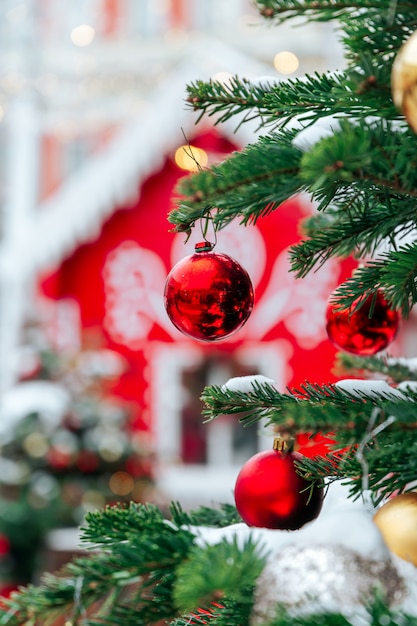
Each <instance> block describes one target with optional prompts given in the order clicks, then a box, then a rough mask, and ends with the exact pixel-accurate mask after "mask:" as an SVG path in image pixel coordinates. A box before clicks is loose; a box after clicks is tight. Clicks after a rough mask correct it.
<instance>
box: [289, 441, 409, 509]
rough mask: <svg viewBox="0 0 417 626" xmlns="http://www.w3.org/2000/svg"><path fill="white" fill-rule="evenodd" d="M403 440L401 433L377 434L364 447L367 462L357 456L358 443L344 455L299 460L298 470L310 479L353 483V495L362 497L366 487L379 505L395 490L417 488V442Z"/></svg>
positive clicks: (403, 491)
mask: <svg viewBox="0 0 417 626" xmlns="http://www.w3.org/2000/svg"><path fill="white" fill-rule="evenodd" d="M402 444H403V435H402V434H401V433H398V432H397V433H389V434H386V433H385V432H384V436H383V437H382V436H381V437H380V438H379V437H377V436H376V437H375V438H374V439H373V440H372V442H371V443H370V444H369V445H366V446H365V447H364V450H363V455H364V459H365V464H364V463H363V462H362V461H360V460H359V459H358V458H357V455H356V451H357V447H354V448H352V449H350V451H348V452H346V453H344V454H343V455H341V454H332V453H329V455H328V456H326V457H323V456H317V457H314V458H313V459H310V458H307V457H303V458H302V460H300V461H297V470H298V472H299V473H300V474H301V475H302V476H306V477H308V479H309V480H316V481H320V480H321V481H323V480H324V479H326V480H327V482H335V481H338V480H342V481H344V482H345V484H349V497H351V498H356V497H359V496H360V495H361V493H362V492H363V491H364V489H366V490H367V491H369V492H370V495H371V498H372V500H373V503H374V505H375V506H376V505H378V504H379V503H380V502H381V501H383V500H384V499H386V498H389V497H390V496H392V495H393V494H394V493H397V492H398V493H405V492H407V491H412V490H413V489H414V487H413V486H412V485H413V484H415V480H416V478H417V474H416V468H415V455H416V452H417V442H414V441H413V442H411V443H410V445H408V446H407V447H406V448H404V446H403V445H402Z"/></svg>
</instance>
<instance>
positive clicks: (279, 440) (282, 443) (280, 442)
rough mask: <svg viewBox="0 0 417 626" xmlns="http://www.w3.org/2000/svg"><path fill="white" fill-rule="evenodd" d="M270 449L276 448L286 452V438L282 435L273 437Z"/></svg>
mask: <svg viewBox="0 0 417 626" xmlns="http://www.w3.org/2000/svg"><path fill="white" fill-rule="evenodd" d="M272 449H273V450H277V451H278V452H287V451H288V450H289V446H288V439H284V438H283V437H274V443H273V444H272Z"/></svg>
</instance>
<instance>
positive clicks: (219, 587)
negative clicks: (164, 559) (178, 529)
mask: <svg viewBox="0 0 417 626" xmlns="http://www.w3.org/2000/svg"><path fill="white" fill-rule="evenodd" d="M264 564H265V550H262V551H261V550H260V548H259V546H258V545H257V544H256V543H255V542H254V541H253V540H252V539H251V538H249V539H248V540H247V541H246V542H245V543H244V545H243V546H241V547H239V545H238V542H237V539H236V537H234V538H233V539H232V540H230V541H229V540H227V539H223V540H222V541H220V542H219V543H216V544H214V545H212V546H206V547H204V548H200V547H195V548H193V550H192V551H191V552H190V553H189V555H188V559H187V561H184V562H183V563H182V564H181V565H180V566H179V567H178V568H177V579H176V583H175V589H174V599H175V603H176V606H177V607H178V608H179V609H182V610H184V611H191V610H192V608H193V607H195V606H207V607H208V606H210V604H211V603H212V602H216V601H217V602H218V601H220V602H221V599H222V597H223V596H226V597H227V598H231V599H233V600H234V601H235V602H239V603H245V604H247V605H248V607H247V608H248V609H249V611H248V613H249V612H250V609H251V608H252V601H251V594H250V593H248V591H249V590H250V589H251V590H252V591H253V587H254V584H255V581H256V579H257V578H258V576H259V574H260V573H261V571H262V569H263V566H264ZM248 599H249V602H248Z"/></svg>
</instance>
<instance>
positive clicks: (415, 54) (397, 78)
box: [391, 31, 417, 132]
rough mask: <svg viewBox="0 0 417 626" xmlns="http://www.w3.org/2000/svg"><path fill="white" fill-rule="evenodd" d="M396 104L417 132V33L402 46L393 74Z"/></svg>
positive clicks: (392, 82) (393, 92) (393, 90)
mask: <svg viewBox="0 0 417 626" xmlns="http://www.w3.org/2000/svg"><path fill="white" fill-rule="evenodd" d="M391 90H392V98H393V101H394V104H395V106H396V107H398V109H399V110H400V111H401V112H402V113H403V114H404V115H405V117H406V119H407V122H408V123H409V125H410V126H411V128H412V129H413V130H414V131H415V132H417V31H416V32H415V33H413V34H412V35H411V36H410V37H409V38H408V39H407V41H406V42H405V43H404V44H403V45H402V46H401V48H400V50H399V52H398V54H397V56H396V58H395V61H394V64H393V66H392V72H391Z"/></svg>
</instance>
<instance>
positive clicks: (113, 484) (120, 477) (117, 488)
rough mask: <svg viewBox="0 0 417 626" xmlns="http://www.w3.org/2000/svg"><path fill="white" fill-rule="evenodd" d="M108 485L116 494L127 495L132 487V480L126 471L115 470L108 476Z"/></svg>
mask: <svg viewBox="0 0 417 626" xmlns="http://www.w3.org/2000/svg"><path fill="white" fill-rule="evenodd" d="M109 487H110V490H111V491H112V492H113V493H114V494H116V495H117V496H127V494H128V493H130V492H131V491H132V489H133V487H134V481H133V478H132V476H131V475H130V474H128V473H127V472H115V473H114V474H112V475H111V476H110V480H109Z"/></svg>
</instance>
